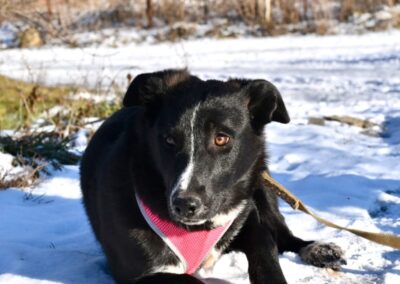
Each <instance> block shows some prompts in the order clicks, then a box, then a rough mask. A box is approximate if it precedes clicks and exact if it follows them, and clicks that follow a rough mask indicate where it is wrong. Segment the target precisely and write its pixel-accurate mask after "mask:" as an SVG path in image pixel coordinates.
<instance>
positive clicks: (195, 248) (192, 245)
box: [136, 196, 233, 274]
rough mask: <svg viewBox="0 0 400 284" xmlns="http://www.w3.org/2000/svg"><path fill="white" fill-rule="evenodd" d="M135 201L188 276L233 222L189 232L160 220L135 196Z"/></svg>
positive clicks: (194, 270)
mask: <svg viewBox="0 0 400 284" xmlns="http://www.w3.org/2000/svg"><path fill="white" fill-rule="evenodd" d="M136 201H137V203H138V205H139V208H140V211H141V212H142V215H143V217H144V219H145V220H146V222H147V223H148V224H149V226H150V227H151V228H152V229H153V231H154V232H155V233H156V234H157V235H159V236H160V238H161V239H162V240H163V241H164V242H165V243H166V244H167V245H168V247H169V248H170V249H171V250H172V251H173V252H174V253H175V254H176V256H178V257H179V259H180V260H181V261H182V263H183V265H184V267H185V273H188V274H193V273H194V272H196V271H197V270H198V269H199V268H200V266H201V264H202V263H203V262H204V260H205V259H206V257H207V256H208V255H209V253H210V251H211V249H212V248H213V247H214V246H215V245H216V244H217V242H218V241H219V240H220V239H221V238H222V236H223V235H224V234H225V232H226V231H227V230H228V228H229V227H230V225H231V224H232V222H233V220H231V221H229V222H227V223H226V224H225V225H224V226H220V227H217V228H215V229H212V230H201V231H193V232H191V231H187V230H185V229H183V228H181V227H179V226H177V225H176V224H175V223H174V222H172V221H169V220H164V219H161V218H160V217H159V216H158V215H156V214H155V213H154V212H153V211H152V210H151V209H150V207H148V206H147V205H146V204H144V203H143V201H142V200H141V199H140V198H139V197H138V196H136Z"/></svg>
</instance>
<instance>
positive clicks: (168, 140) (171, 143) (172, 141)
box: [165, 136, 176, 146]
mask: <svg viewBox="0 0 400 284" xmlns="http://www.w3.org/2000/svg"><path fill="white" fill-rule="evenodd" d="M165 143H166V144H167V145H168V146H175V145H176V143H175V139H174V138H173V137H172V136H166V137H165Z"/></svg>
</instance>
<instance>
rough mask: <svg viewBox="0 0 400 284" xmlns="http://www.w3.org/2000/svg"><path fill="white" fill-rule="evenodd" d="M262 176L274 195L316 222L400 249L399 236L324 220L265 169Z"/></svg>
mask: <svg viewBox="0 0 400 284" xmlns="http://www.w3.org/2000/svg"><path fill="white" fill-rule="evenodd" d="M261 175H262V178H263V179H264V182H265V184H266V186H267V187H268V188H271V189H272V190H273V191H274V193H275V194H276V195H278V196H279V197H280V198H282V199H283V200H285V201H286V202H287V203H288V204H289V205H290V206H292V208H293V209H294V210H300V211H303V212H304V213H306V214H308V215H310V216H312V217H313V218H314V219H316V220H317V221H318V222H320V223H322V224H324V225H326V226H329V227H332V228H335V229H339V230H345V231H347V232H350V233H353V234H355V235H357V236H360V237H362V238H364V239H367V240H370V241H372V242H375V243H378V244H381V245H384V246H389V247H392V248H395V249H400V236H395V235H390V234H382V233H372V232H366V231H362V230H357V229H350V228H346V227H342V226H339V225H336V224H334V223H332V222H330V221H328V220H325V219H323V218H321V217H319V216H317V215H315V214H314V213H313V212H311V211H310V210H309V209H308V208H307V207H306V206H305V205H304V204H303V202H302V201H301V200H300V199H298V198H297V197H296V196H294V195H293V194H292V193H291V192H290V191H289V190H287V189H286V188H285V187H284V186H283V185H281V184H280V183H278V182H277V181H276V180H274V179H273V178H272V177H271V176H270V175H269V174H268V173H267V172H266V171H264V172H263V173H262V174H261Z"/></svg>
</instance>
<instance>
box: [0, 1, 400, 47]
mask: <svg viewBox="0 0 400 284" xmlns="http://www.w3.org/2000/svg"><path fill="white" fill-rule="evenodd" d="M399 3H400V0H299V1H293V0H232V1H223V0H197V1H187V0H162V1H155V0H135V1H133V0H131V1H125V0H91V1H78V0H0V22H1V21H2V20H19V21H22V22H25V23H27V24H28V25H29V26H33V27H35V28H36V29H37V30H39V31H40V32H41V34H42V35H43V38H44V40H46V39H48V38H54V37H55V38H58V39H61V40H63V41H65V42H67V43H70V44H71V45H73V46H74V45H76V43H75V42H74V41H73V40H72V39H71V38H72V37H71V36H70V33H71V31H72V30H82V29H90V30H93V29H100V28H104V27H110V26H116V25H125V26H127V25H128V26H136V27H150V26H153V25H158V26H164V25H165V24H168V25H173V24H174V23H176V22H181V21H186V22H193V23H199V22H207V21H208V20H209V19H213V18H225V19H228V20H229V21H239V22H245V23H247V24H249V25H259V26H261V27H262V28H264V29H265V30H266V31H268V32H269V33H272V34H273V33H277V32H276V31H274V30H279V29H280V30H282V26H283V25H293V24H297V23H300V22H306V23H307V25H305V26H306V28H305V30H304V31H305V32H307V31H312V32H317V33H323V32H324V30H326V26H327V23H328V20H337V21H348V20H349V19H351V17H352V16H353V15H354V14H355V13H365V12H370V13H371V12H375V11H376V10H377V9H381V8H382V6H384V5H386V6H393V5H396V4H399ZM150 4H151V5H150ZM323 21H324V23H323V24H321V23H322V22H323ZM310 27H312V28H311V29H310Z"/></svg>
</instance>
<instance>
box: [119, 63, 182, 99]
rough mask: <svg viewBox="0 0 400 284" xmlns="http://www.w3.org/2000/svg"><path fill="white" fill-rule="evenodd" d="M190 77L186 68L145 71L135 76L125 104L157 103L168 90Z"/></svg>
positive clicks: (127, 92)
mask: <svg viewBox="0 0 400 284" xmlns="http://www.w3.org/2000/svg"><path fill="white" fill-rule="evenodd" d="M189 77H190V74H189V72H188V71H187V70H186V69H176V70H173V69H170V70H164V71H159V72H154V73H144V74H140V75H138V76H136V77H135V79H134V80H133V81H132V83H131V84H130V86H129V88H128V90H127V91H126V94H125V97H124V100H123V105H124V106H125V107H131V106H146V105H151V104H153V103H155V102H156V101H157V100H158V99H159V98H161V97H162V96H163V95H165V94H166V93H167V91H168V90H169V89H171V88H173V87H175V86H176V85H178V84H179V83H181V82H183V81H185V80H187V79H188V78H189Z"/></svg>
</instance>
